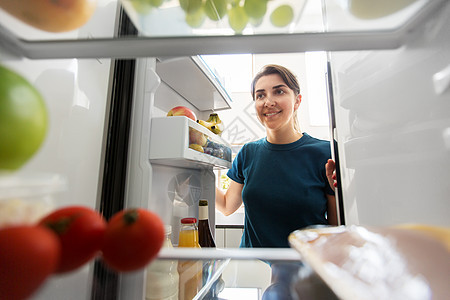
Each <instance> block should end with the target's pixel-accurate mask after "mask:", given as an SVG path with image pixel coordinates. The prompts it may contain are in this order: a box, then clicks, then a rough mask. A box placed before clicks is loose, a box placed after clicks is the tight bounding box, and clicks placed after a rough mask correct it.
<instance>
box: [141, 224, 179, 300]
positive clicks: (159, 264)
mask: <svg viewBox="0 0 450 300" xmlns="http://www.w3.org/2000/svg"><path fill="white" fill-rule="evenodd" d="M165 229H166V235H165V240H164V244H163V247H167V248H173V245H172V241H171V234H172V226H170V225H166V226H165ZM178 285H179V275H178V261H176V260H175V261H174V260H154V261H153V262H152V263H151V264H150V265H149V266H148V268H147V287H146V296H145V299H146V300H178Z"/></svg>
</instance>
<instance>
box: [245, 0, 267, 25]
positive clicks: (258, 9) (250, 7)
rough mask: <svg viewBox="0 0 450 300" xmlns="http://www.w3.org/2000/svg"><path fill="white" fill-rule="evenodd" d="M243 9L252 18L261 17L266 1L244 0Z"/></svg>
mask: <svg viewBox="0 0 450 300" xmlns="http://www.w3.org/2000/svg"><path fill="white" fill-rule="evenodd" d="M244 9H245V11H246V12H247V15H248V16H249V17H250V18H252V19H256V20H259V19H262V18H263V17H264V15H265V14H266V11H267V1H265V0H245V3H244Z"/></svg>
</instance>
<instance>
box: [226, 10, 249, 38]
mask: <svg viewBox="0 0 450 300" xmlns="http://www.w3.org/2000/svg"><path fill="white" fill-rule="evenodd" d="M228 23H229V24H230V27H231V28H232V29H233V30H234V32H236V33H242V30H244V28H245V26H247V23H248V16H247V13H246V12H245V9H244V7H242V6H235V7H233V8H231V9H230V10H229V11H228Z"/></svg>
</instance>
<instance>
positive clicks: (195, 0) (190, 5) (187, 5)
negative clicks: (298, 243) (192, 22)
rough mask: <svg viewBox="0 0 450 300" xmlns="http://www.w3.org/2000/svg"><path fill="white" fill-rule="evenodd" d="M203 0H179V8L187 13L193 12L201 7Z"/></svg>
mask: <svg viewBox="0 0 450 300" xmlns="http://www.w3.org/2000/svg"><path fill="white" fill-rule="evenodd" d="M202 3H203V0H180V6H181V8H182V9H183V10H184V11H185V12H186V13H187V14H193V13H195V12H196V11H198V10H199V8H200V7H202Z"/></svg>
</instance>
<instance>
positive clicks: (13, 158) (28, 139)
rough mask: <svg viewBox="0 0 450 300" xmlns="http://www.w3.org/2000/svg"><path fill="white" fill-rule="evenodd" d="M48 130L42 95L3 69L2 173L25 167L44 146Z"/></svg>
mask: <svg viewBox="0 0 450 300" xmlns="http://www.w3.org/2000/svg"><path fill="white" fill-rule="evenodd" d="M47 127H48V115H47V109H46V106H45V102H44V100H43V98H42V96H41V94H40V93H39V92H38V91H37V90H36V88H35V87H34V86H32V85H31V84H30V83H29V82H28V81H27V80H26V79H25V78H23V77H22V76H21V75H19V74H17V73H16V72H14V71H12V70H10V69H8V68H5V67H4V66H0V170H16V169H19V168H20V167H22V166H23V165H24V164H25V163H26V162H27V161H28V160H29V159H30V158H31V157H32V156H33V155H34V154H35V153H36V151H37V150H38V149H39V147H40V146H41V144H42V142H43V141H44V139H45V136H46V133H47Z"/></svg>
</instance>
